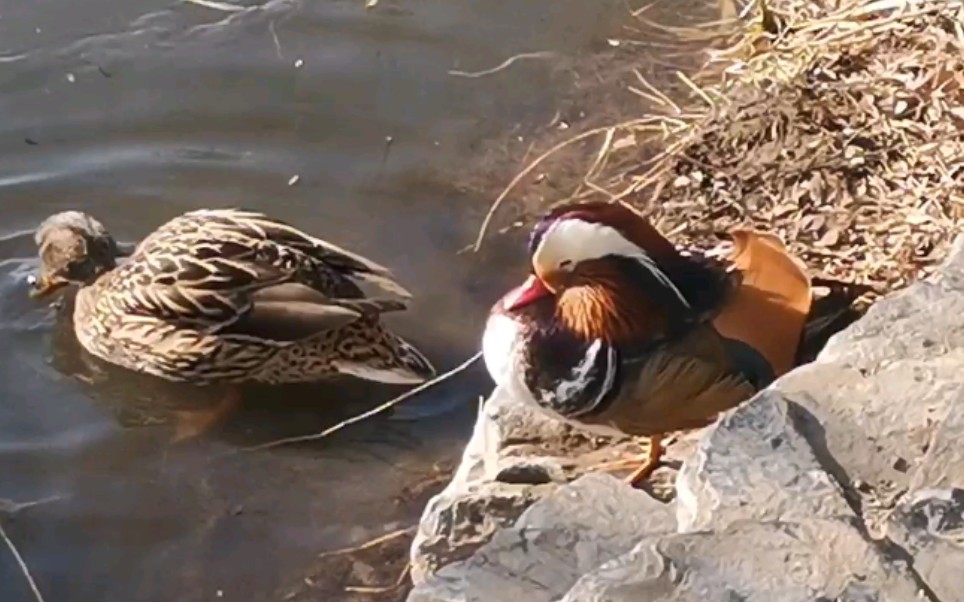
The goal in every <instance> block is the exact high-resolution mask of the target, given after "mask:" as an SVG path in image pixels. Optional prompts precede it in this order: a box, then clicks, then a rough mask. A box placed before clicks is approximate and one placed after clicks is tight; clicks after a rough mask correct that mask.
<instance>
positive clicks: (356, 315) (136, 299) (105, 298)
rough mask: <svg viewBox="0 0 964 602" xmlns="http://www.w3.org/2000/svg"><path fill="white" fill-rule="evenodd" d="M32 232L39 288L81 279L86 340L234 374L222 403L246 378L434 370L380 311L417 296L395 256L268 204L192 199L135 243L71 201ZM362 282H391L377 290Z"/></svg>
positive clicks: (387, 377) (138, 357)
mask: <svg viewBox="0 0 964 602" xmlns="http://www.w3.org/2000/svg"><path fill="white" fill-rule="evenodd" d="M35 242H36V244H37V246H38V247H39V253H40V271H39V276H38V277H35V278H34V279H33V290H32V291H31V295H32V296H33V297H38V298H39V297H44V296H46V295H48V294H50V293H52V292H53V291H55V290H57V289H60V288H62V287H64V286H66V285H69V284H74V285H77V286H79V290H78V291H77V295H76V298H75V301H74V310H73V326H74V330H75V332H76V336H77V339H78V341H79V342H80V344H81V346H82V347H83V348H84V349H85V350H86V351H87V352H89V353H90V354H92V355H93V356H96V357H98V358H100V359H102V360H105V361H107V362H109V363H111V364H115V365H118V366H121V367H123V368H126V369H129V370H133V371H136V372H140V373H146V374H151V375H154V376H157V377H161V378H163V379H166V380H169V381H177V382H187V383H191V384H196V385H213V384H222V385H227V389H228V394H227V395H226V398H225V400H224V401H223V402H222V410H224V409H227V408H229V407H233V406H235V405H236V404H237V403H238V401H239V399H240V391H239V389H238V385H241V384H244V383H266V384H281V383H296V382H309V381H316V380H319V379H323V378H326V377H330V376H333V375H336V374H348V375H352V376H355V377H358V378H362V379H366V380H372V381H378V382H384V383H395V384H403V383H418V382H422V381H424V380H426V379H427V378H429V377H431V376H432V375H434V374H435V369H434V368H433V366H432V364H431V363H430V362H429V360H428V359H426V358H425V356H424V355H422V353H420V352H419V351H418V350H417V349H416V348H415V347H413V346H412V345H410V344H409V343H407V342H406V341H404V340H403V339H402V338H401V337H399V336H397V335H395V334H393V333H391V332H390V331H388V330H387V329H386V328H385V327H384V326H383V325H382V323H381V321H380V316H381V314H383V313H386V312H392V311H400V310H403V309H406V307H407V302H406V301H407V299H408V298H410V294H409V293H408V291H406V290H405V289H404V288H403V287H402V286H401V285H399V284H398V283H397V282H396V281H395V280H394V279H393V278H392V275H391V273H390V272H389V270H388V269H386V268H384V267H382V266H381V265H379V264H377V263H375V262H373V261H371V260H369V259H367V258H365V257H362V256H360V255H357V254H355V253H352V252H349V251H347V250H345V249H342V248H339V247H337V246H335V245H333V244H331V243H329V242H326V241H324V240H322V239H320V238H317V237H315V236H312V235H310V234H306V233H305V232H302V231H300V230H298V229H296V228H294V227H292V226H290V225H288V224H286V223H284V222H282V221H279V220H276V219H273V218H271V217H268V216H266V215H264V214H261V213H256V212H252V211H243V210H235V209H202V210H197V211H192V212H188V213H185V214H183V215H181V216H179V217H175V218H174V219H172V220H170V221H168V222H167V223H165V224H163V225H161V226H160V227H159V228H158V229H157V230H155V231H154V232H153V233H152V234H150V235H149V236H148V237H147V238H146V239H144V240H143V241H142V242H141V243H140V244H138V245H137V246H136V248H134V249H133V250H132V252H131V253H130V254H129V256H124V252H123V249H122V247H121V246H120V245H119V244H118V243H117V242H116V241H115V240H114V238H113V237H112V236H111V235H110V233H109V232H108V231H107V229H106V228H105V227H104V226H103V225H102V224H101V223H100V222H98V221H97V220H95V219H94V218H93V217H91V216H89V215H86V214H84V213H81V212H79V211H65V212H62V213H58V214H55V215H52V216H50V217H49V218H47V219H46V220H45V221H43V223H41V224H40V226H39V227H38V229H37V231H36V235H35ZM361 283H368V284H371V285H374V286H376V287H378V288H380V289H381V290H382V291H384V292H386V293H389V296H387V297H375V298H370V297H368V296H366V295H365V293H364V292H363V291H362V289H361V288H360V286H359V284H361ZM223 414H224V412H223V411H221V410H219V411H217V412H213V413H212V416H214V417H215V418H219V417H220V416H223ZM196 430H203V429H196Z"/></svg>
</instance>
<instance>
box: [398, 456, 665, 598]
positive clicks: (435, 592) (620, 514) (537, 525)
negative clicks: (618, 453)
mask: <svg viewBox="0 0 964 602" xmlns="http://www.w3.org/2000/svg"><path fill="white" fill-rule="evenodd" d="M674 523H675V521H674V520H673V510H672V508H671V507H670V506H667V505H665V504H661V503H660V502H657V501H655V500H653V499H652V498H650V497H649V496H648V495H646V494H645V493H642V492H640V491H636V490H634V489H632V488H630V487H627V486H625V485H624V484H623V483H622V482H621V481H619V480H617V479H615V478H613V477H611V476H608V475H603V474H592V475H587V476H584V477H582V478H580V479H578V480H576V481H574V482H573V483H571V484H569V485H566V486H564V487H561V488H559V489H557V490H556V491H554V492H553V493H552V494H550V495H549V496H547V497H546V498H544V499H542V500H540V501H538V502H536V503H535V504H533V505H532V506H531V507H529V509H528V510H526V511H525V512H524V513H523V514H522V516H521V517H520V518H519V520H518V521H516V523H515V525H514V526H512V527H511V528H507V529H503V530H500V531H498V532H497V533H496V534H495V535H494V536H493V537H492V540H491V541H489V542H488V543H487V544H485V545H484V546H482V547H481V548H479V549H478V550H477V551H476V552H475V553H474V554H473V555H472V556H471V558H469V559H468V560H465V561H463V562H459V563H455V564H452V565H449V566H447V567H445V568H443V569H441V570H439V571H438V572H437V573H435V574H434V575H433V576H432V577H431V578H429V579H428V580H427V581H425V582H423V583H422V584H420V585H418V586H417V587H416V588H415V589H414V590H413V591H412V593H411V595H410V597H409V600H410V602H437V601H442V600H462V601H465V602H475V601H477V602H489V601H494V600H518V601H522V600H525V601H526V602H541V601H545V602H550V601H551V600H555V599H557V598H558V597H559V596H560V595H563V594H565V593H566V591H567V590H568V589H569V587H570V586H571V585H572V584H573V583H575V582H576V580H577V579H579V577H580V576H581V575H583V574H584V573H586V572H587V571H590V570H592V569H594V568H595V567H597V566H599V565H600V564H602V563H603V562H605V561H607V560H610V559H612V558H615V557H617V556H619V555H620V554H623V553H625V552H627V551H628V550H630V549H631V548H632V547H633V546H634V545H635V543H636V542H637V541H639V539H640V538H641V537H644V536H645V535H648V534H652V533H668V532H672V531H673V530H674V527H675V524H674Z"/></svg>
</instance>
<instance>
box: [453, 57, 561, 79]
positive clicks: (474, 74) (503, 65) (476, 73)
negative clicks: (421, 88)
mask: <svg viewBox="0 0 964 602" xmlns="http://www.w3.org/2000/svg"><path fill="white" fill-rule="evenodd" d="M554 56H556V53H555V52H550V51H547V50H543V51H539V52H523V53H522V54H517V55H515V56H510V57H509V58H507V59H506V60H504V61H502V62H501V63H499V64H498V65H496V66H495V67H492V68H491V69H486V70H484V71H459V70H458V69H451V70H449V75H454V76H456V77H468V78H477V77H485V76H486V75H492V74H493V73H498V72H499V71H502V70H503V69H506V68H508V67H510V66H511V65H512V63H514V62H516V61H518V60H521V59H548V58H552V57H554Z"/></svg>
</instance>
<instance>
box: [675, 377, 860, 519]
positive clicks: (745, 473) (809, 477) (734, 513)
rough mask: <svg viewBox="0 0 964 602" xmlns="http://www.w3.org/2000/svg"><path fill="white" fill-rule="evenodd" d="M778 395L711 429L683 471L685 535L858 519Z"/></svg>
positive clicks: (764, 397) (679, 487)
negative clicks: (744, 523)
mask: <svg viewBox="0 0 964 602" xmlns="http://www.w3.org/2000/svg"><path fill="white" fill-rule="evenodd" d="M790 411H791V408H790V407H789V406H788V405H787V402H786V401H784V399H783V398H782V397H781V396H780V394H779V392H778V391H766V392H764V394H763V395H761V396H760V397H758V398H757V399H756V400H754V402H753V403H750V404H747V405H744V406H742V407H740V408H737V409H736V410H735V411H733V412H731V413H729V414H728V415H726V416H724V417H723V419H722V420H720V421H719V422H717V423H716V425H715V426H713V427H711V428H710V429H709V430H708V432H707V433H706V434H705V435H704V436H703V438H702V439H701V441H700V443H699V446H698V447H697V450H696V453H695V454H694V456H693V457H692V458H691V459H690V461H689V462H687V463H686V464H685V465H684V466H683V469H682V470H681V471H680V474H679V478H678V479H677V482H676V487H677V495H678V502H677V520H678V521H679V530H680V532H683V533H686V532H690V531H701V530H705V529H708V528H710V527H715V528H721V527H725V526H727V525H729V524H731V523H733V522H736V521H741V520H746V519H754V520H761V521H773V520H787V521H790V520H802V519H806V518H808V517H816V518H832V517H846V518H847V519H850V518H852V517H853V512H852V511H851V510H850V507H849V506H848V505H847V502H846V500H845V499H844V497H843V492H842V491H841V490H840V488H839V487H838V486H837V485H836V483H835V482H834V481H833V479H832V478H831V477H830V475H828V474H827V473H826V472H824V470H823V468H822V467H821V466H820V463H819V462H818V461H817V459H816V457H815V456H814V454H813V450H812V449H811V448H810V445H809V444H808V443H807V441H806V439H805V438H804V437H803V435H802V434H801V433H800V432H798V431H797V429H796V427H795V426H794V425H793V421H792V419H791V418H790Z"/></svg>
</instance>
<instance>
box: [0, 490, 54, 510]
mask: <svg viewBox="0 0 964 602" xmlns="http://www.w3.org/2000/svg"><path fill="white" fill-rule="evenodd" d="M62 499H64V496H62V495H59V494H57V495H48V496H47V497H45V498H41V499H39V500H33V501H30V502H15V501H13V500H9V499H7V498H0V514H11V515H12V514H16V513H18V512H20V511H21V510H26V509H27V508H33V507H34V506H41V505H43V504H50V503H51V502H59V501H60V500H62Z"/></svg>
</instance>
